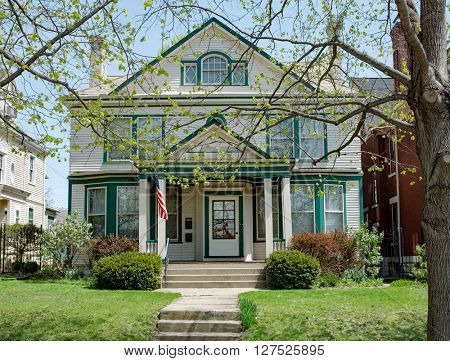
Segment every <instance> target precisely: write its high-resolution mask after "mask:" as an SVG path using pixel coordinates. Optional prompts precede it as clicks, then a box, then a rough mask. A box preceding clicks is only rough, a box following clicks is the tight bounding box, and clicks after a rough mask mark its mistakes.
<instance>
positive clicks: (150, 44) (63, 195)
mask: <svg viewBox="0 0 450 361" xmlns="http://www.w3.org/2000/svg"><path fill="white" fill-rule="evenodd" d="M142 3H143V1H138V0H132V1H123V2H122V6H124V7H125V8H126V10H127V13H128V17H129V18H130V19H132V18H133V16H135V15H139V14H141V13H142V11H143V8H142ZM236 17H238V15H236ZM239 26H240V27H243V28H251V26H252V23H251V20H248V19H241V20H240V22H239ZM176 31H178V34H182V35H185V33H186V30H185V29H181V28H179V29H177V30H176ZM176 31H174V33H173V36H172V38H173V37H175V36H176V35H178V34H176ZM160 32H161V29H160V28H159V27H158V26H156V27H154V28H153V29H151V30H150V31H149V33H148V34H147V36H146V38H147V39H148V40H146V41H145V42H143V43H140V44H139V45H137V46H136V47H135V49H136V51H137V52H139V53H141V54H142V53H145V54H147V55H149V56H156V55H157V54H158V52H159V50H160V48H161V45H162V42H161V34H160ZM171 35H172V34H171ZM120 73H121V72H120V71H118V70H117V68H116V67H115V66H114V64H109V65H108V74H109V75H118V74H120ZM86 80H87V79H86ZM25 130H26V131H28V130H27V129H26V127H25ZM30 133H31V134H30V135H32V136H33V132H32V130H30ZM65 141H66V142H67V144H68V139H65ZM61 155H62V156H63V157H64V158H65V159H64V160H62V161H61V160H57V159H56V158H47V161H46V175H47V177H48V179H47V185H46V186H47V189H48V190H49V191H48V194H49V198H50V199H51V202H50V204H51V206H54V207H64V208H66V207H67V203H68V198H67V196H68V180H67V176H68V174H69V154H67V153H62V154H61Z"/></svg>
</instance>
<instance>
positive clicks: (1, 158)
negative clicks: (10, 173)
mask: <svg viewBox="0 0 450 361" xmlns="http://www.w3.org/2000/svg"><path fill="white" fill-rule="evenodd" d="M4 163H5V156H4V155H3V154H0V183H3V177H4V172H5V171H4V170H3V167H4Z"/></svg>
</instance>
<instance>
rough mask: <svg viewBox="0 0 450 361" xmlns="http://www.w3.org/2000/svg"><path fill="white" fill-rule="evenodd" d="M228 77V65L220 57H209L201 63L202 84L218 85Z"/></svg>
mask: <svg viewBox="0 0 450 361" xmlns="http://www.w3.org/2000/svg"><path fill="white" fill-rule="evenodd" d="M227 75H228V63H227V61H226V60H225V59H224V58H222V57H220V56H217V55H215V56H209V57H207V58H206V59H204V60H203V61H202V83H203V84H206V85H220V84H222V83H224V82H225V80H226V79H227Z"/></svg>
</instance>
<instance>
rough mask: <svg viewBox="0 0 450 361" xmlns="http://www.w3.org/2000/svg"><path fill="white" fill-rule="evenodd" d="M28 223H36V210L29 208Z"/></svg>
mask: <svg viewBox="0 0 450 361" xmlns="http://www.w3.org/2000/svg"><path fill="white" fill-rule="evenodd" d="M28 223H29V224H33V223H34V209H33V208H31V207H30V208H28Z"/></svg>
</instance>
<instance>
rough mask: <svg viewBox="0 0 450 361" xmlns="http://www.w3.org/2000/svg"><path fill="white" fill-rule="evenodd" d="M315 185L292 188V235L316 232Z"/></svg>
mask: <svg viewBox="0 0 450 361" xmlns="http://www.w3.org/2000/svg"><path fill="white" fill-rule="evenodd" d="M314 209H315V192H314V184H294V185H292V186H291V215H292V233H293V234H299V233H302V232H314V231H315V214H314Z"/></svg>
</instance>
